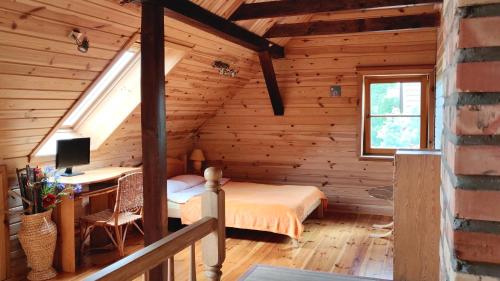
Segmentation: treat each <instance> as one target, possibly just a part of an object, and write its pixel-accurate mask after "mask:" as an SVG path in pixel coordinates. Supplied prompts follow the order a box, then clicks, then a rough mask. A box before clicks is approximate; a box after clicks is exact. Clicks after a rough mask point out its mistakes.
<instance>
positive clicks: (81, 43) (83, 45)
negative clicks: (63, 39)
mask: <svg viewBox="0 0 500 281" xmlns="http://www.w3.org/2000/svg"><path fill="white" fill-rule="evenodd" d="M82 36H83V34H82V33H81V32H80V30H79V29H78V28H75V29H73V30H72V31H71V32H70V33H69V38H71V39H72V40H74V41H75V44H76V46H77V50H78V51H80V52H82V53H86V52H87V51H88V50H89V46H90V45H89V39H87V37H85V36H84V37H83V39H81V40H80V38H81V37H82Z"/></svg>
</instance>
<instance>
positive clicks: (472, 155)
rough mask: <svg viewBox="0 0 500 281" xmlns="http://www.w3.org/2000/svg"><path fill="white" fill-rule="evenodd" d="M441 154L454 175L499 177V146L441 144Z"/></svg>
mask: <svg viewBox="0 0 500 281" xmlns="http://www.w3.org/2000/svg"><path fill="white" fill-rule="evenodd" d="M443 154H446V159H447V163H448V165H449V166H450V168H451V170H452V172H453V173H455V174H456V175H491V176H498V175H500V164H499V163H500V146H493V145H458V146H457V145H454V144H453V143H450V142H446V143H444V144H443Z"/></svg>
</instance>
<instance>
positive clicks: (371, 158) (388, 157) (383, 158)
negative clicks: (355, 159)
mask: <svg viewBox="0 0 500 281" xmlns="http://www.w3.org/2000/svg"><path fill="white" fill-rule="evenodd" d="M359 160H360V161H381V162H393V161H394V156H391V155H361V156H359Z"/></svg>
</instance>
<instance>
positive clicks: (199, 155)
mask: <svg viewBox="0 0 500 281" xmlns="http://www.w3.org/2000/svg"><path fill="white" fill-rule="evenodd" d="M189 160H192V161H193V168H194V169H195V171H196V172H197V173H198V174H199V173H201V162H203V161H205V155H203V151H202V150H201V149H199V148H196V149H194V150H193V152H191V157H189Z"/></svg>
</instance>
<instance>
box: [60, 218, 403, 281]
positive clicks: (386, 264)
mask: <svg viewBox="0 0 500 281" xmlns="http://www.w3.org/2000/svg"><path fill="white" fill-rule="evenodd" d="M389 221H390V218H388V217H381V216H371V215H354V214H332V215H330V216H329V217H327V218H324V219H321V220H317V219H308V220H306V222H305V232H304V234H303V237H302V238H301V241H300V245H299V246H298V247H294V246H293V244H292V242H291V240H290V239H289V238H287V237H284V236H281V235H277V234H271V233H265V232H257V231H248V230H238V229H231V230H229V231H228V239H227V244H226V246H227V252H226V261H225V263H224V266H223V268H222V271H223V280H238V279H239V278H240V277H241V276H242V275H243V273H245V272H246V271H247V270H248V269H249V268H250V267H251V266H252V265H254V264H267V265H276V266H285V267H292V268H299V269H308V270H317V271H326V272H334V273H341V274H349V275H357V276H366V277H376V278H382V279H392V268H393V264H392V253H393V251H392V241H391V240H387V239H371V238H369V237H368V235H369V234H370V233H371V228H370V226H371V225H372V224H373V223H387V222H389ZM173 227H174V228H175V227H176V226H173ZM127 241H128V242H127V244H128V247H127V249H126V251H127V253H131V252H133V251H135V250H137V249H139V248H141V247H142V245H141V244H142V241H141V239H140V238H139V237H137V236H136V237H133V238H131V239H130V240H127ZM196 250H197V262H198V265H197V266H198V268H197V271H198V279H199V280H205V279H204V278H203V277H202V276H203V273H202V263H201V256H200V245H197V247H196ZM188 257H189V256H188V253H187V251H183V252H181V253H180V254H179V255H177V256H176V258H175V275H176V276H175V277H176V278H175V279H176V280H178V281H179V280H188ZM116 259H117V256H116V252H115V251H112V252H105V253H96V254H92V255H89V256H87V257H86V259H85V264H86V266H85V268H83V269H80V271H79V272H78V273H77V274H60V275H59V276H58V277H57V278H56V279H55V280H81V279H83V278H84V277H85V276H87V275H89V274H91V273H92V272H95V271H96V270H98V269H99V268H100V267H102V266H104V265H106V264H108V263H110V262H112V261H113V260H116ZM141 279H142V278H141Z"/></svg>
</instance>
